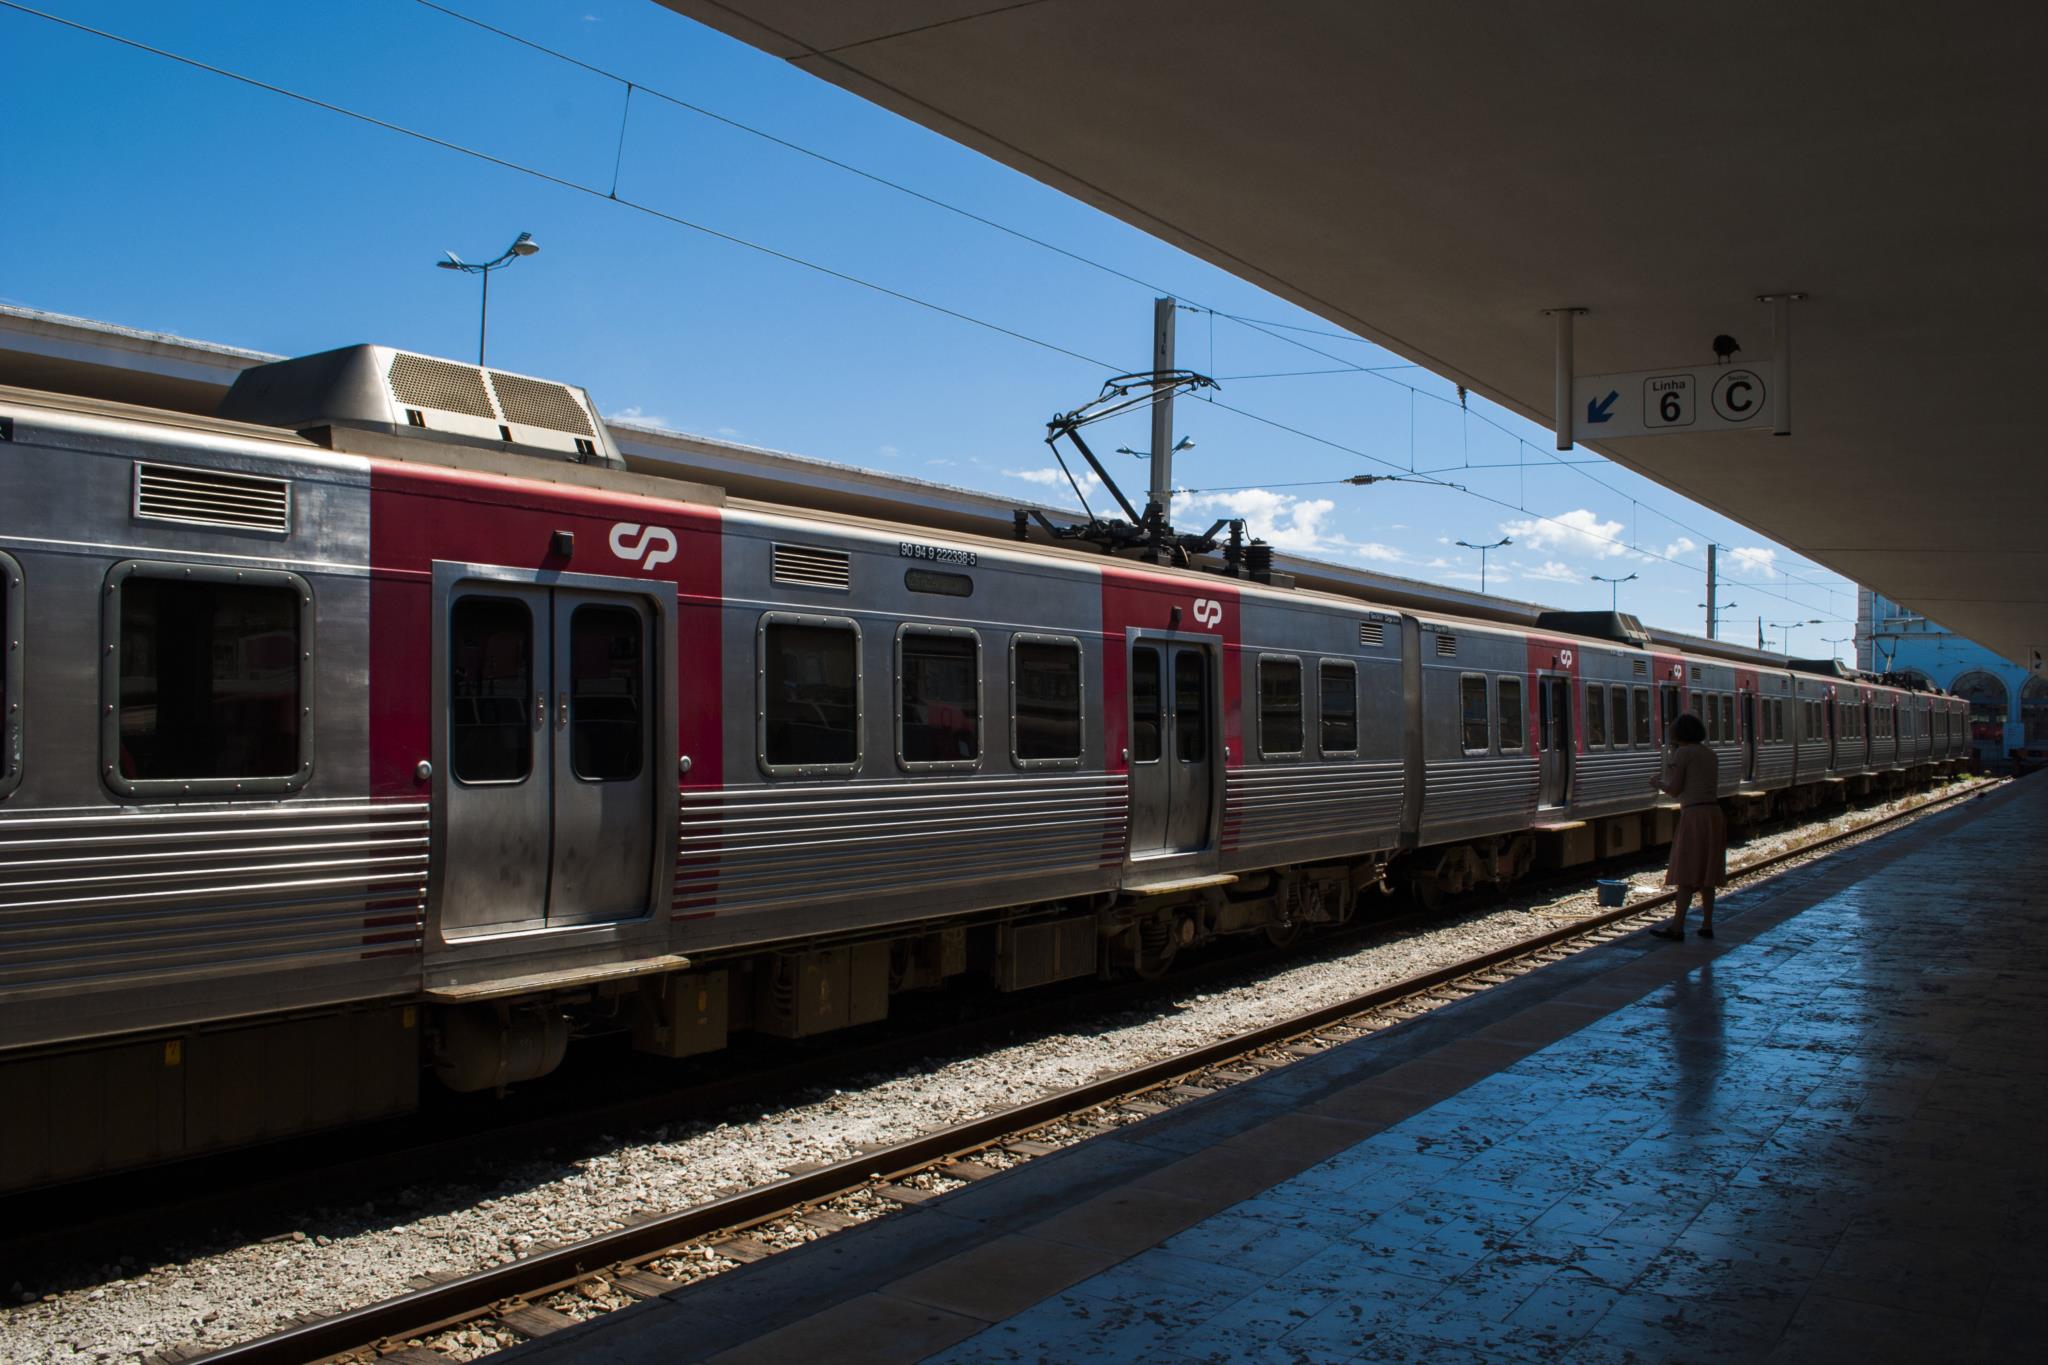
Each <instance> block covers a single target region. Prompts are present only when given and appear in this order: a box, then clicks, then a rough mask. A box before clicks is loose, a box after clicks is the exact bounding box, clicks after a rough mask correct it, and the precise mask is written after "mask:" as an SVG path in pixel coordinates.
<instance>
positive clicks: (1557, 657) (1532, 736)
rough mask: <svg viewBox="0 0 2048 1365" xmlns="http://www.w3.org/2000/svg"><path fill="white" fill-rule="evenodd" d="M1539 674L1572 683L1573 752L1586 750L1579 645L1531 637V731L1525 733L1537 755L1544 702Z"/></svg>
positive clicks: (1568, 641)
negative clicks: (1539, 690)
mask: <svg viewBox="0 0 2048 1365" xmlns="http://www.w3.org/2000/svg"><path fill="white" fill-rule="evenodd" d="M1539 673H1564V674H1568V675H1570V677H1571V680H1572V749H1573V751H1574V752H1576V753H1584V752H1585V751H1586V727H1585V726H1583V725H1581V724H1580V723H1579V717H1580V716H1582V715H1584V714H1585V711H1586V708H1585V704H1584V703H1585V699H1584V698H1583V697H1582V696H1581V695H1580V692H1579V686H1580V684H1579V646H1578V645H1577V643H1575V642H1574V641H1571V640H1557V639H1552V638H1551V637H1550V636H1547V635H1531V636H1530V637H1529V687H1528V692H1529V728H1528V730H1527V731H1526V734H1527V735H1528V737H1529V744H1530V746H1531V748H1530V750H1529V752H1531V753H1534V752H1535V748H1534V745H1535V743H1536V736H1537V735H1539V734H1541V733H1542V726H1543V722H1542V710H1541V703H1540V702H1539V700H1538V698H1537V695H1536V694H1537V687H1536V675H1537V674H1539Z"/></svg>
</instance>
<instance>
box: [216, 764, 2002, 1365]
mask: <svg viewBox="0 0 2048 1365" xmlns="http://www.w3.org/2000/svg"><path fill="white" fill-rule="evenodd" d="M2006 785H2008V784H2006V783H1998V784H1995V785H1990V786H1979V787H1973V788H1971V789H1970V790H1969V791H1965V792H1958V793H1953V794H1950V795H1946V796H1937V797H1932V798H1930V799H1929V800H1927V801H1923V802H1921V803H1919V804H1918V805H1914V806H1911V807H1908V808H1907V809H1905V810H1901V811H1894V812H1893V813H1892V814H1890V815H1887V816H1884V817H1882V818H1880V819H1877V820H1873V821H1872V822H1871V823H1869V824H1867V825H1863V826H1860V827H1858V828H1856V829H1851V830H1844V831H1842V832H1841V833H1839V834H1832V835H1829V836H1828V837H1826V838H1824V839H1820V840H1817V841H1815V842H1813V843H1811V844H1806V845H1803V846H1801V847H1799V848H1794V849H1787V850H1785V851H1784V852H1782V853H1775V854H1772V855H1770V856H1769V857H1766V858H1762V859H1759V860H1758V861H1756V862H1754V863H1749V864H1747V865H1745V866H1743V867H1741V868H1736V869H1731V870H1730V873H1729V879H1730V881H1736V880H1741V879H1745V878H1749V877H1754V876H1757V875H1758V874H1760V873H1763V872H1766V871H1769V870H1770V869H1771V868H1773V867H1776V866H1779V865H1781V864H1783V863H1787V862H1791V861H1793V860H1795V859H1799V858H1805V857H1809V856H1811V855H1813V854H1815V853H1819V852H1823V851H1825V850H1827V849H1829V848H1832V847H1834V846H1835V845H1837V844H1841V843H1844V842H1847V841H1849V840H1852V839H1858V838H1862V837H1864V836H1866V835H1869V834H1871V833H1873V832H1876V831H1880V830H1883V829H1886V828H1888V827H1890V826H1891V825H1894V824H1897V823H1899V822H1901V821H1904V820H1908V819H1912V818H1915V817H1919V816H1924V815H1928V814H1931V813H1933V812H1934V811H1935V810H1936V809H1946V808H1948V807H1951V806H1956V805H1961V804H1964V803H1967V802H1970V801H1975V800H1980V799H1982V798H1983V797H1985V796H1988V795H1990V794H1991V793H1992V792H1994V791H1999V790H2003V789H2004V787H2005V786H2006ZM1675 898H1676V897H1675V893H1674V892H1669V891H1666V892H1661V893H1659V894H1657V895H1654V896H1651V897H1649V898H1648V899H1646V900H1642V901H1639V902H1637V903H1635V904H1633V905H1628V906H1623V907H1621V908H1620V909H1616V910H1610V911H1607V912H1605V913H1603V914H1599V915H1595V916H1592V917H1590V918H1588V919H1584V920H1579V921H1575V922H1574V923H1571V924H1566V925H1560V926H1558V927H1557V928H1554V929H1550V930H1546V931H1545V932H1543V933H1541V934H1537V935H1534V936H1532V937H1530V938H1526V939H1523V940H1520V941H1519V942H1516V943H1512V944H1509V945H1507V946H1505V947H1502V948H1495V949H1490V950H1489V951H1487V952H1485V953H1481V954H1479V955H1478V956H1476V957H1471V958H1467V959H1464V960H1463V961H1460V962H1456V963H1452V964H1450V965H1448V966H1444V967H1438V968H1433V969H1431V970H1430V971H1426V972H1421V973H1418V974H1417V975H1415V976H1411V977H1407V978H1404V979H1403V980H1401V981H1397V982H1394V983H1392V984H1391V985H1386V986H1381V987H1377V988H1375V989H1373V990H1370V991H1366V992H1364V993H1362V994H1359V995H1356V996H1352V997H1350V998H1347V999H1345V1000H1340V1001H1337V1002H1334V1003H1332V1004H1329V1005H1322V1006H1318V1007H1317V1008H1315V1009H1312V1010H1308V1011H1306V1012H1304V1013H1301V1014H1297V1015H1293V1016H1290V1017H1288V1018H1286V1019H1282V1020H1279V1021H1277V1022H1274V1023H1270V1024H1263V1025H1260V1026H1259V1027H1257V1028H1255V1029H1251V1030H1248V1031H1246V1032H1244V1033H1239V1034H1235V1035H1233V1036H1231V1037H1229V1038H1225V1039H1221V1040H1219V1041H1217V1042H1213V1043H1207V1044H1204V1045H1203V1046H1201V1047H1198V1048H1195V1049H1193V1050H1191V1051H1188V1052H1183V1053H1178V1054H1176V1055H1174V1056H1172V1057H1168V1058H1164V1059H1161V1060H1159V1061H1155V1062H1148V1063H1145V1064H1144V1065H1142V1066H1138V1067H1134V1068H1131V1069H1130V1070H1127V1071H1120V1072H1116V1073H1114V1074H1112V1075H1109V1076H1104V1077H1100V1078H1098V1079H1096V1080H1093V1081H1088V1082H1085V1083H1083V1084H1081V1085H1078V1086H1074V1087H1072V1088H1070V1089H1067V1090H1061V1091H1058V1092H1055V1093H1053V1094H1050V1095H1045V1096H1041V1097H1040V1098H1038V1099H1034V1100H1027V1101H1025V1102H1024V1103H1022V1104H1017V1105H1013V1106H1011V1107H1010V1108H1008V1109H1002V1110H998V1111H997V1112H995V1113H992V1114H986V1115H983V1116H982V1117H980V1118H977V1119H970V1120H968V1121H966V1122H965V1123H960V1124H955V1125H952V1126H950V1127H947V1128H941V1129H937V1130H935V1131H933V1132H930V1133H926V1134H923V1135H922V1136H919V1137H915V1138H910V1139H907V1140H905V1141H903V1142H899V1143H892V1144H890V1145H889V1146H887V1147H883V1148H878V1149H876V1150H874V1151H870V1152H865V1153H862V1154H860V1155H858V1156H853V1157H848V1158H846V1159H845V1160H843V1161H836V1162H833V1163H831V1164H830V1165H827V1166H822V1167H819V1168H818V1169H816V1170H812V1171H805V1172H803V1173H801V1174H798V1175H793V1176H789V1177H786V1178H785V1179H782V1180H778V1181H775V1182H774V1183H772V1184H768V1185H762V1186H758V1187H756V1188H754V1189H751V1190H744V1191H741V1192H739V1193H737V1194H731V1195H727V1196H725V1197H724V1198H721V1199H715V1200H712V1201H711V1202H709V1203H705V1204H697V1205H693V1206H691V1207H690V1208H687V1209H681V1210H678V1211H677V1212H675V1213H670V1214H663V1215H660V1216H657V1217H654V1218H650V1219H648V1220H646V1221H645V1222H641V1223H637V1224H634V1225H633V1226H631V1227H627V1228H621V1229H619V1230H617V1231H613V1232H605V1233H599V1234H597V1235H596V1236H593V1237H589V1238H586V1239H584V1240H583V1241H580V1242H573V1243H570V1244H569V1245H566V1246H562V1247H556V1248H553V1249H551V1250H548V1251H544V1252H539V1253H537V1254H535V1255H532V1256H529V1257H526V1258H525V1259H522V1260H519V1261H514V1262H513V1263H511V1264H510V1265H505V1266H495V1267H492V1268H490V1269H486V1270H480V1271H477V1272H475V1273H474V1274H470V1275H465V1276H462V1277H461V1278H459V1279H453V1280H447V1281H444V1282H442V1283H439V1284H434V1285H430V1286H427V1287H426V1288H423V1289H418V1290H414V1291H413V1292H411V1293H409V1294H404V1295H400V1296H399V1297H397V1298H392V1299H385V1300H382V1301H379V1302H377V1303H372V1304H366V1305H364V1306H363V1307H361V1308H352V1309H349V1310H346V1311H345V1312H342V1313H338V1314H335V1315H333V1316H331V1317H326V1318H319V1319H315V1320H313V1321H311V1322H305V1323H301V1324H300V1325H298V1326H295V1327H289V1328H286V1329H284V1330H283V1331H280V1332H276V1333H273V1334H271V1335H269V1336H265V1337H258V1338H256V1339H254V1340H252V1341H247V1342H242V1343H239V1344H236V1345H231V1346H226V1347H222V1348H221V1349H219V1350H216V1351H212V1352H209V1353H207V1354H205V1355H201V1356H198V1357H196V1358H188V1365H309V1363H310V1362H316V1361H322V1360H326V1359H328V1358H330V1357H332V1356H336V1355H340V1354H343V1353H345V1352H349V1351H355V1350H361V1349H365V1348H367V1347H370V1346H372V1345H374V1344H375V1343H377V1342H380V1341H384V1340H387V1339H389V1338H393V1337H410V1336H417V1335H420V1334H421V1333H424V1332H429V1331H433V1330H435V1329H437V1328H439V1327H442V1326H445V1325H449V1324H452V1323H456V1322H460V1321H463V1320H465V1319H468V1318H473V1317H476V1316H479V1315H480V1314H483V1313H485V1312H487V1311H488V1310H489V1309H490V1308H491V1307H492V1306H493V1305H495V1304H498V1303H499V1302H501V1301H503V1300H505V1299H511V1298H530V1297H532V1296H533V1295H536V1294H540V1293H548V1292H554V1291H557V1290H560V1289H564V1288H567V1287H569V1286H572V1285H574V1284H575V1283H576V1282H577V1281H579V1280H581V1279H583V1278H584V1277H585V1276H587V1275H589V1274H591V1273H592V1272H595V1271H600V1270H603V1269H605V1268H606V1267H608V1266H612V1265H616V1264H618V1263H619V1262H621V1261H632V1260H636V1259H644V1258H646V1257H649V1256H652V1255H654V1254H657V1253H659V1252H661V1251H663V1250H665V1249H667V1248H669V1247H673V1246H677V1245H680V1244H684V1243H688V1242H693V1241H699V1240H702V1239H704V1238H705V1237H707V1236H709V1235H710V1234H713V1233H717V1232H721V1231H723V1230H726V1229H728V1228H734V1227H739V1226H742V1225H747V1224H753V1223H759V1222H761V1221H764V1220H766V1219H768V1218H771V1217H773V1216H774V1215H776V1214H777V1213H780V1212H783V1211H785V1210H788V1209H791V1208H794V1207H796V1206H798V1205H803V1204H810V1203H815V1202H817V1201H819V1200H822V1199H828V1198H831V1197H833V1196H835V1195H839V1194H843V1193H846V1192H847V1191H849V1190H853V1189H858V1188H861V1187H863V1186H867V1185H870V1184H873V1183H874V1182H875V1181H876V1179H877V1178H878V1177H879V1178H881V1179H883V1180H887V1179H889V1178H891V1177H894V1176H898V1175H904V1174H908V1173H911V1172H914V1171H917V1170H921V1169H923V1168H925V1167H928V1166H930V1165H932V1164H933V1163H935V1162H937V1161H941V1160H943V1159H945V1158H947V1157H950V1156H953V1155H956V1154H958V1153H961V1152H966V1151H971V1150H975V1149H979V1148H983V1147H987V1146H989V1145H991V1144H993V1143H994V1142H996V1141H997V1140H999V1139H1001V1138H1004V1137H1008V1136H1013V1135H1015V1134H1018V1133H1022V1132H1028V1131H1030V1130H1032V1129H1035V1128H1040V1127H1043V1126H1045V1125H1046V1124H1048V1123H1052V1122H1056V1121H1057V1120H1059V1119H1062V1118H1066V1117H1068V1116H1070V1115H1072V1114H1074V1113H1077V1112H1079V1111H1081V1110H1085V1109H1091V1108H1094V1107H1096V1106H1097V1105H1100V1104H1103V1103H1106V1102H1108V1101H1112V1100H1115V1099H1117V1098H1120V1097H1123V1096H1128V1095H1130V1094H1131V1093H1133V1092H1135V1091H1144V1090H1151V1089H1154V1088H1156V1087H1158V1086H1160V1085H1163V1084H1165V1083H1167V1082H1169V1081H1172V1080H1175V1079H1176V1078H1178V1077H1181V1076H1185V1075H1188V1074H1189V1073H1192V1072H1199V1071H1204V1070H1208V1069H1210V1068H1213V1067H1215V1066H1217V1065H1219V1064H1221V1063H1224V1062H1228V1061H1231V1060H1234V1059H1236V1058H1238V1057H1241V1056H1243V1055H1244V1054H1246V1053H1248V1052H1257V1051H1260V1050H1261V1049H1264V1048H1268V1047H1272V1046H1274V1045H1276V1044H1280V1043H1285V1042H1288V1041H1290V1040H1292V1039H1295V1038H1298V1037H1301V1036H1303V1035H1306V1034H1313V1033H1315V1032H1316V1031H1317V1030H1319V1029H1323V1028H1327V1027H1329V1026H1330V1025H1332V1024H1336V1023H1340V1022H1342V1021H1343V1020H1345V1019H1349V1018H1352V1017H1354V1016H1357V1015H1361V1014H1372V1013H1375V1012H1378V1011H1383V1010H1385V1009H1386V1008H1388V1007H1389V1006H1390V1005H1393V1004H1396V1003H1398V1002H1400V1001H1403V1000H1407V999H1411V998H1413V997H1416V996H1423V995H1427V994H1429V993H1430V992H1432V991H1435V990H1439V989H1441V988H1442V987H1444V986H1447V985H1450V984H1451V983H1453V982H1456V981H1460V980H1463V979H1464V978H1466V977H1470V976H1473V975H1475V974H1477V973H1481V972H1485V971H1488V970H1490V969H1492V968H1495V967H1499V966H1501V965H1503V964H1505V963H1509V962H1513V961H1516V960H1517V959H1520V958H1525V957H1528V956H1530V955H1532V954H1535V953H1541V952H1543V951H1545V950H1546V949H1549V948H1554V947H1557V946H1559V945H1561V944H1565V943H1569V942H1571V941H1572V940H1574V939H1578V938H1583V937H1587V936H1589V935H1593V934H1597V933H1599V932H1600V931H1601V930H1603V929H1607V928H1611V927H1613V926H1615V925H1618V924H1622V923H1625V922H1627V921H1628V920H1631V919H1636V918H1639V917H1641V916H1643V915H1645V914H1647V913H1648V912H1650V911H1653V910H1656V909H1659V908H1660V907H1663V906H1666V905H1669V904H1671V903H1672V901H1673V900H1674V899H1675Z"/></svg>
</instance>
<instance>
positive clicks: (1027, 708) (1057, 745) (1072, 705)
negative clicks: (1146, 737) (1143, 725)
mask: <svg viewBox="0 0 2048 1365" xmlns="http://www.w3.org/2000/svg"><path fill="white" fill-rule="evenodd" d="M1010 714H1011V715H1012V716H1014V717H1015V718H1016V727H1017V732H1016V748H1015V750H1014V751H1013V753H1012V755H1011V756H1012V757H1013V758H1015V759H1016V761H1017V766H1018V767H1020V768H1021V767H1041V766H1042V767H1052V766H1055V765H1068V766H1071V765H1073V764H1077V763H1079V762H1080V761H1081V646H1080V644H1079V643H1078V642H1077V641H1074V640H1066V639H1057V638H1045V637H1040V636H1036V635H1017V636H1013V637H1011V640H1010ZM1152 734H1153V736H1154V738H1155V740H1156V738H1157V736H1158V734H1159V731H1158V729H1157V728H1156V727H1155V728H1154V730H1153V731H1152Z"/></svg>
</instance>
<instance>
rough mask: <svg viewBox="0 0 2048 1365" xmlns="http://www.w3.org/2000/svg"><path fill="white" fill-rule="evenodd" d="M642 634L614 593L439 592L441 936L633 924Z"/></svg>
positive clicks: (656, 634)
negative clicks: (443, 597)
mask: <svg viewBox="0 0 2048 1365" xmlns="http://www.w3.org/2000/svg"><path fill="white" fill-rule="evenodd" d="M656 626H657V622H656V621H655V619H654V616H653V613H652V612H651V611H650V610H649V606H648V603H647V601H646V600H645V599H644V598H642V597H638V596H635V595H631V594H626V593H608V592H600V591H588V590H581V589H577V590H571V589H567V588H558V587H548V586H543V585H540V584H535V583H521V582H513V581H487V580H486V581H471V582H465V583H463V584H461V585H459V586H457V587H456V588H454V589H452V590H451V591H450V592H449V594H448V598H447V603H446V609H445V616H444V635H443V645H444V654H445V657H444V660H443V668H442V677H441V683H442V687H443V688H444V689H445V693H444V710H443V720H442V736H441V743H440V744H439V745H437V746H436V747H437V749H438V751H439V753H440V756H441V759H442V762H443V764H444V765H445V775H446V776H445V784H444V786H443V788H442V790H443V791H444V792H445V802H444V804H445V809H446V817H445V825H444V827H443V828H444V839H443V845H442V859H441V866H440V870H439V872H438V874H437V876H438V879H439V882H440V888H439V890H440V896H439V906H440V909H439V921H440V925H441V931H442V933H443V934H444V935H446V936H448V937H451V938H454V937H462V936H466V935H475V934H497V933H506V932H512V931H516V930H522V929H539V928H548V927H552V926H556V925H569V924H588V923H593V922H598V921H610V920H621V919H632V918H636V917H638V916H640V915H643V914H645V913H646V912H647V910H648V908H649V906H648V897H649V894H650V885H651V881H652V874H653V859H654V852H655V844H654V828H655V822H656V800H657V791H656V786H655V765H654V761H653V760H654V736H655V733H656V731H657V729H658V726H657V725H656V714H655V709H654V706H653V704H652V701H651V699H652V698H653V697H654V696H656V695H658V689H657V688H656V686H655V678H656V673H655V669H654V663H653V660H654V657H655V654H654V648H655V645H656V644H657V643H658V641H659V639H660V635H661V632H660V631H659V630H658V629H657V628H656Z"/></svg>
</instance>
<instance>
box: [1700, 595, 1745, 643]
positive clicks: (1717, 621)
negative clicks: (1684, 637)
mask: <svg viewBox="0 0 2048 1365" xmlns="http://www.w3.org/2000/svg"><path fill="white" fill-rule="evenodd" d="M1741 605H1742V604H1741V603H1740V602H1723V603H1721V604H1720V605H1719V606H1717V607H1715V608H1713V612H1714V617H1713V619H1712V620H1711V621H1709V622H1708V623H1707V628H1708V629H1707V637H1708V638H1709V639H1712V638H1713V637H1714V636H1716V635H1718V634H1719V633H1720V629H1721V618H1722V617H1723V616H1725V615H1727V614H1728V613H1729V612H1731V611H1734V610H1735V609H1736V608H1737V607H1739V606H1741ZM1699 606H1700V608H1701V609H1702V610H1705V609H1706V607H1707V604H1706V603H1704V602H1701V603H1699Z"/></svg>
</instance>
